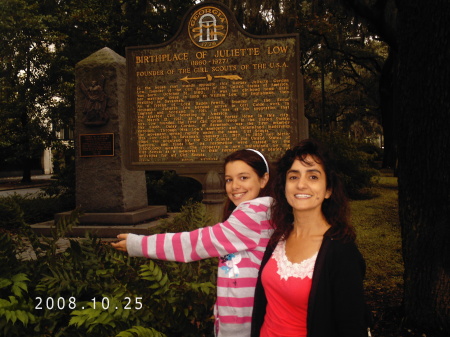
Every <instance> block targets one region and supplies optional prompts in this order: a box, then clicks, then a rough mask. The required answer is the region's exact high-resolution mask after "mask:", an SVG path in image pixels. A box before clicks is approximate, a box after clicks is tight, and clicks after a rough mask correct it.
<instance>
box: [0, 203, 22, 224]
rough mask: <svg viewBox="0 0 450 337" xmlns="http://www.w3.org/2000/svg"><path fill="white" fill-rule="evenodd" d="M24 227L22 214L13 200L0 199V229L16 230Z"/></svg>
mask: <svg viewBox="0 0 450 337" xmlns="http://www.w3.org/2000/svg"><path fill="white" fill-rule="evenodd" d="M24 225H25V220H24V212H23V211H22V208H21V207H20V205H19V204H18V203H17V202H16V201H15V200H14V198H11V197H8V198H2V199H0V228H5V229H17V228H20V227H22V226H24Z"/></svg>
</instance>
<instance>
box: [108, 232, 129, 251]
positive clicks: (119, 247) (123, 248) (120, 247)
mask: <svg viewBox="0 0 450 337" xmlns="http://www.w3.org/2000/svg"><path fill="white" fill-rule="evenodd" d="M127 236H128V234H119V235H117V238H118V239H119V240H121V241H119V242H111V246H113V248H115V249H117V250H120V251H122V252H127Z"/></svg>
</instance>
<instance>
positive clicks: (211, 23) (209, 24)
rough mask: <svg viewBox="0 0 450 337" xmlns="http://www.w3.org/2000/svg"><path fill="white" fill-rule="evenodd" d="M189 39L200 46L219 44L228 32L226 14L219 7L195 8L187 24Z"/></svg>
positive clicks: (207, 46)
mask: <svg viewBox="0 0 450 337" xmlns="http://www.w3.org/2000/svg"><path fill="white" fill-rule="evenodd" d="M188 30H189V37H190V38H191V41H192V42H193V43H194V44H195V45H196V46H197V47H200V48H203V49H211V48H215V47H217V46H219V45H220V44H221V43H222V42H223V41H224V40H225V38H226V37H227V34H228V19H227V16H226V15H225V14H224V12H222V11H221V10H220V9H219V8H217V7H214V6H206V7H202V8H199V9H198V10H196V11H195V12H194V13H193V14H192V16H191V18H190V20H189V24H188Z"/></svg>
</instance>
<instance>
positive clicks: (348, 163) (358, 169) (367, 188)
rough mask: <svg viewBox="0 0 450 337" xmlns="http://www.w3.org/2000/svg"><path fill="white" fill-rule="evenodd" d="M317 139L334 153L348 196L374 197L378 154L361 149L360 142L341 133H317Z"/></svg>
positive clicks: (358, 197) (377, 173) (357, 197)
mask: <svg viewBox="0 0 450 337" xmlns="http://www.w3.org/2000/svg"><path fill="white" fill-rule="evenodd" d="M314 137H315V138H316V139H319V140H320V141H322V142H323V143H324V144H325V145H326V146H327V147H328V148H329V149H330V151H331V152H332V153H333V154H334V157H335V159H336V166H337V168H338V170H339V175H340V177H341V179H342V181H343V183H344V185H345V189H346V192H347V194H348V196H349V197H350V198H352V199H366V198H371V197H373V193H372V191H371V188H372V187H373V186H374V182H375V181H376V180H375V179H374V178H375V177H377V176H378V175H379V172H378V171H377V170H376V169H374V168H373V167H375V163H374V160H375V159H376V154H369V153H367V152H364V151H360V150H359V148H358V146H359V145H360V144H358V143H356V142H353V141H352V140H351V139H349V138H347V137H344V136H342V135H341V134H337V133H331V134H325V133H324V134H317V135H314Z"/></svg>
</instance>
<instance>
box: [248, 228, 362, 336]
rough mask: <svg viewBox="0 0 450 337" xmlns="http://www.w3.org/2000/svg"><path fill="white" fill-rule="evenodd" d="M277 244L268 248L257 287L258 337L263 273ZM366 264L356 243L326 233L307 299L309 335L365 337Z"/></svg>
mask: <svg viewBox="0 0 450 337" xmlns="http://www.w3.org/2000/svg"><path fill="white" fill-rule="evenodd" d="M273 250H274V247H267V249H266V252H265V254H264V257H263V260H262V262H261V269H260V271H259V276H258V281H257V284H256V290H255V304H254V307H253V318H252V333H251V336H252V337H258V336H259V332H260V330H261V326H262V324H263V322H264V316H265V313H266V304H267V299H266V296H265V292H264V288H263V286H262V283H261V273H262V271H263V269H264V266H265V265H266V263H267V261H268V260H269V258H270V257H271V256H272V252H273ZM365 270H366V265H365V262H364V259H363V257H362V255H361V253H360V252H359V250H358V248H357V247H356V245H355V244H354V243H353V242H348V243H344V242H342V241H341V240H337V239H333V238H332V237H331V236H330V235H328V232H327V233H325V235H324V238H323V242H322V245H321V246H320V249H319V253H318V255H317V259H316V264H315V265H314V273H313V279H312V286H311V293H310V295H309V302H308V317H307V331H308V337H363V336H364V337H366V336H367V322H366V305H365V301H364V290H363V278H364V275H365Z"/></svg>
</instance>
